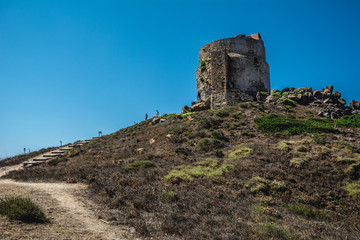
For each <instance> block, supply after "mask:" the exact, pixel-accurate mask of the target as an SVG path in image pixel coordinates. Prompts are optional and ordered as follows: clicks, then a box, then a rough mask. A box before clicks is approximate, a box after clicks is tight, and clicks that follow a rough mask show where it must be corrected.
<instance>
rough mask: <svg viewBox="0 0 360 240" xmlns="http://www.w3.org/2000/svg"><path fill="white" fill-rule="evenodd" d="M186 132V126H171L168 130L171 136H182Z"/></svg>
mask: <svg viewBox="0 0 360 240" xmlns="http://www.w3.org/2000/svg"><path fill="white" fill-rule="evenodd" d="M185 130H186V127H185V126H170V127H167V128H166V132H167V133H170V134H182V133H183V132H185Z"/></svg>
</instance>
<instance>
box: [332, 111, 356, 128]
mask: <svg viewBox="0 0 360 240" xmlns="http://www.w3.org/2000/svg"><path fill="white" fill-rule="evenodd" d="M336 122H337V123H338V124H339V125H342V126H347V127H360V114H359V113H358V114H354V115H348V116H344V117H342V118H340V119H338V120H336Z"/></svg>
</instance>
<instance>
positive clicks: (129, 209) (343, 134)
mask: <svg viewBox="0 0 360 240" xmlns="http://www.w3.org/2000/svg"><path fill="white" fill-rule="evenodd" d="M257 107H258V104H257V103H252V104H245V103H244V104H239V105H237V106H234V107H232V108H227V109H226V111H223V112H221V114H218V113H219V111H203V112H199V113H196V114H192V115H191V116H192V118H193V120H192V121H190V120H188V119H168V120H167V121H166V122H165V123H163V124H158V125H149V123H150V121H149V120H148V121H144V122H141V123H139V124H136V125H134V126H131V127H129V128H126V129H122V130H120V131H119V132H117V133H114V134H112V135H111V137H107V136H104V137H102V138H100V139H97V140H95V141H93V142H92V143H89V144H86V145H84V146H82V147H81V149H79V154H78V155H77V156H74V157H71V158H70V157H69V158H67V159H66V161H65V160H64V161H59V162H58V163H57V164H56V165H50V164H45V165H42V166H38V167H34V168H31V169H27V170H24V171H19V172H13V173H11V175H10V176H11V177H12V178H15V179H22V180H31V181H34V180H46V181H50V180H51V181H54V180H57V181H66V180H67V179H69V178H73V179H75V180H76V181H78V182H85V183H88V184H89V186H90V190H91V193H92V196H93V198H94V200H95V201H97V202H98V203H99V204H104V205H106V206H109V207H111V208H113V212H112V213H108V214H109V216H108V218H111V219H114V221H115V222H116V223H117V224H127V225H131V226H133V227H134V228H135V229H136V232H137V234H139V235H141V236H149V237H154V238H164V239H166V238H167V239H169V238H171V239H214V238H215V239H269V238H271V237H272V238H280V239H281V238H285V237H288V238H289V239H291V238H294V239H316V238H321V239H346V238H348V239H359V238H360V234H359V233H358V232H357V231H356V230H354V228H353V227H352V226H353V225H354V224H357V223H358V219H357V218H358V215H359V212H360V210H359V206H358V202H357V201H356V200H354V199H353V197H352V196H350V195H349V194H348V192H347V191H346V188H345V186H347V185H346V183H354V182H355V181H357V179H353V178H350V176H349V175H348V174H346V173H344V171H345V169H347V168H348V167H349V166H350V164H349V163H346V162H338V161H336V160H337V159H338V158H339V157H342V156H339V151H340V150H341V149H343V148H344V146H342V148H341V146H337V145H335V142H336V141H338V140H337V139H342V138H347V141H349V142H351V143H352V144H353V145H356V146H354V147H356V148H358V147H359V146H357V144H356V142H357V141H358V139H359V136H360V133H359V130H358V129H351V131H347V130H346V129H344V130H341V131H340V132H339V133H336V134H323V135H322V136H324V137H325V139H327V141H328V142H329V144H330V145H329V146H332V148H328V150H326V151H325V150H324V151H323V150H321V149H320V148H321V147H324V146H322V145H319V144H315V143H313V142H312V141H311V140H304V139H305V138H306V137H305V136H303V135H295V136H291V137H289V136H283V135H280V136H276V135H274V134H264V133H261V132H259V130H258V129H257V127H256V124H255V123H254V118H255V117H258V116H263V115H265V113H264V112H263V111H264V109H265V110H266V111H269V112H270V113H277V112H278V111H283V110H282V109H281V108H280V107H279V106H276V105H271V106H268V105H264V106H262V110H261V111H260V110H258V108H257ZM240 111H241V117H233V114H234V113H238V112H240ZM219 115H220V116H219ZM224 123H228V125H230V126H233V127H231V128H228V127H226V128H224V126H225V125H224ZM243 123H245V124H243ZM217 130H221V131H217ZM244 131H246V132H251V133H254V136H253V137H249V136H244V135H242V134H241V133H242V132H244ZM168 132H171V133H172V134H174V135H176V136H177V137H178V139H182V140H181V141H183V142H181V143H179V142H178V141H170V140H169V139H168V138H167V137H166V135H167V134H168ZM225 136H226V141H225V140H219V138H223V137H225ZM210 137H211V138H210ZM335 138H336V140H335ZM150 139H155V143H153V144H150V143H149V140H150ZM204 139H207V140H204ZM213 139H215V140H213ZM223 139H224V138H223ZM306 139H307V138H306ZM190 141H191V144H186V143H187V142H190ZM218 141H219V142H220V143H219V142H218ZM205 143H206V144H205ZM278 143H279V145H278ZM282 143H283V144H285V145H286V147H283V146H280V145H281V144H282ZM285 145H284V146H285ZM185 146H186V149H188V150H186V152H187V153H188V154H184V153H182V152H181V151H180V150H179V149H182V148H185ZM200 146H201V147H200ZM206 146H207V147H206ZM299 146H301V147H299ZM220 147H221V150H222V152H223V153H224V154H225V155H226V156H228V157H225V158H221V157H220V156H219V157H217V156H216V155H214V150H215V149H218V148H220ZM278 147H280V149H279V148H278ZM139 148H143V151H142V152H141V153H140V152H139V151H137V149H139ZM175 149H178V150H177V152H178V153H176V152H175ZM307 156H309V157H307ZM301 157H305V158H306V161H305V162H304V163H302V164H300V166H301V167H294V166H296V165H294V164H295V163H294V164H292V166H290V164H289V162H290V160H291V159H294V158H301ZM343 157H345V156H343ZM239 159H241V161H240V160H239ZM139 161H150V162H151V167H149V168H146V167H143V168H141V167H140V169H136V170H128V169H127V166H131V164H133V163H136V162H139ZM293 162H294V161H293ZM147 163H148V162H147ZM305 163H306V164H305ZM129 164H130V165H129ZM140 165H141V164H140ZM230 166H231V167H230ZM356 171H357V170H356ZM355 176H356V174H355ZM350 186H351V185H350ZM254 204H259V205H260V204H261V205H264V206H265V207H271V208H274V209H277V210H276V211H277V214H269V213H263V212H254V210H253V207H252V206H253V205H254ZM288 204H304V205H307V206H310V207H312V208H314V209H316V210H318V211H320V212H322V211H325V210H326V211H327V215H328V216H329V218H328V219H325V220H324V222H325V223H324V225H321V224H320V225H319V224H318V223H314V222H312V223H311V224H310V223H309V221H307V220H306V219H305V218H304V216H302V215H299V214H296V215H294V213H293V212H292V211H290V210H289V209H287V208H284V206H288ZM279 219H280V220H279ZM281 219H283V220H281ZM269 222H274V223H275V222H276V224H275V225H272V224H270V225H269V224H268V223H269ZM339 226H341V231H339ZM295 236H300V237H299V238H296V237H295ZM285 239H286V238H285Z"/></svg>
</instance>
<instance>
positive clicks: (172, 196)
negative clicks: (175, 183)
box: [161, 191, 179, 202]
mask: <svg viewBox="0 0 360 240" xmlns="http://www.w3.org/2000/svg"><path fill="white" fill-rule="evenodd" d="M161 195H162V198H163V200H164V201H165V202H176V201H177V200H179V194H178V193H177V192H175V191H168V192H162V194H161Z"/></svg>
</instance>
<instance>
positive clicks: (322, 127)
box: [255, 114, 335, 135]
mask: <svg viewBox="0 0 360 240" xmlns="http://www.w3.org/2000/svg"><path fill="white" fill-rule="evenodd" d="M255 123H256V124H257V126H258V128H259V129H260V131H262V132H266V133H272V134H274V133H278V132H280V133H286V134H290V135H294V134H301V133H322V132H325V133H331V132H335V129H334V121H333V120H332V119H318V118H309V119H295V117H294V116H292V115H283V114H269V115H267V116H264V117H260V118H256V119H255Z"/></svg>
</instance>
